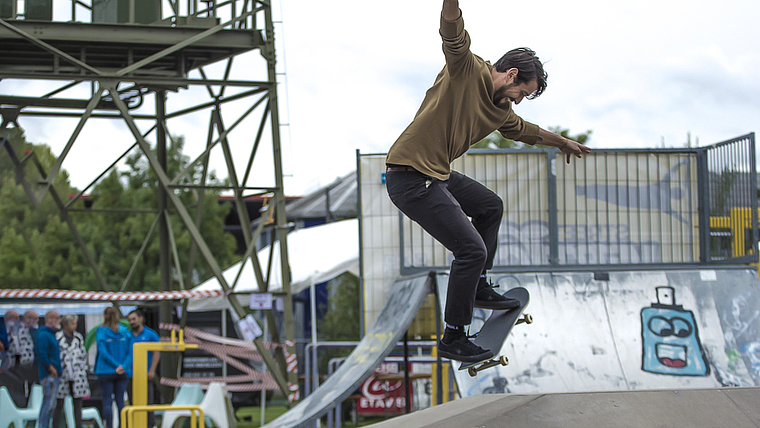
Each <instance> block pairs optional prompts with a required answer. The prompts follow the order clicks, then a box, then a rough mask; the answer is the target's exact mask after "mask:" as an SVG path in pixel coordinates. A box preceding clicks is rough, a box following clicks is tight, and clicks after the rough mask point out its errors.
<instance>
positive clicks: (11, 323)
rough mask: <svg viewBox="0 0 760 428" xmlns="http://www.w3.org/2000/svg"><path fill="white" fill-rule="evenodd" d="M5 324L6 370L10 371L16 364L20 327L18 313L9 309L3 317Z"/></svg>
mask: <svg viewBox="0 0 760 428" xmlns="http://www.w3.org/2000/svg"><path fill="white" fill-rule="evenodd" d="M3 321H4V322H5V329H6V330H7V331H8V348H7V349H6V351H8V364H9V365H8V367H7V368H8V369H12V368H13V367H15V366H16V363H18V361H17V360H18V358H19V354H18V329H19V327H20V326H21V321H20V317H19V316H18V312H16V311H14V310H13V309H11V310H10V311H8V312H6V313H5V315H4V316H3Z"/></svg>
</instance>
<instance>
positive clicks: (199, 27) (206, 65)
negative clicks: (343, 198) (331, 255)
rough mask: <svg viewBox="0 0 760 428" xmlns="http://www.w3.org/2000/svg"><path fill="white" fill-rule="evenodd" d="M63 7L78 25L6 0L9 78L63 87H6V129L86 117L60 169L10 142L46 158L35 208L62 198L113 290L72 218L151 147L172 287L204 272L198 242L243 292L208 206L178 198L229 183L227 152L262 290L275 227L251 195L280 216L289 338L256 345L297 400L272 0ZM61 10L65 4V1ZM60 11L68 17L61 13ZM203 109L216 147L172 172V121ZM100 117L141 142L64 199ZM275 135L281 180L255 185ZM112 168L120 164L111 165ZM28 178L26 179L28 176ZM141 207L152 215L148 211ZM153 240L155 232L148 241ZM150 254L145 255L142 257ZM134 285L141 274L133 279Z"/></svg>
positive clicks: (128, 1)
mask: <svg viewBox="0 0 760 428" xmlns="http://www.w3.org/2000/svg"><path fill="white" fill-rule="evenodd" d="M61 3H66V5H64V7H66V8H67V9H66V10H68V11H70V16H69V18H70V19H68V20H66V21H53V20H52V18H53V2H52V0H26V1H25V2H24V3H22V4H24V5H25V7H24V10H23V11H21V10H18V7H17V5H18V4H19V3H17V0H0V80H6V81H7V79H18V80H19V81H22V82H23V83H34V82H42V81H47V82H50V81H53V82H55V84H56V89H55V90H52V91H50V92H49V93H47V94H45V95H43V96H41V97H29V96H18V95H8V94H4V93H3V92H4V91H3V86H0V113H1V114H2V125H1V126H0V133H1V132H3V131H6V130H7V129H8V128H10V127H13V126H16V127H20V126H21V125H22V124H23V122H24V120H25V119H26V118H27V117H48V118H61V117H64V118H73V119H74V120H78V122H77V125H76V127H75V128H74V131H73V132H72V133H71V135H70V138H69V139H68V141H67V143H66V145H65V147H64V149H63V151H62V152H61V153H60V154H58V159H57V161H56V163H55V164H54V165H53V166H52V168H51V169H50V171H45V170H44V169H43V168H42V167H41V165H40V164H39V161H37V160H36V159H34V158H33V157H32V156H24V157H21V156H20V155H19V154H16V153H13V151H12V149H11V147H10V145H9V144H3V146H4V147H5V149H7V150H3V147H0V151H7V152H8V153H9V154H10V156H11V158H12V159H13V161H14V163H15V164H16V165H17V167H18V168H19V169H21V168H24V167H25V166H26V165H29V164H35V165H34V166H32V167H33V168H36V169H37V170H38V171H39V173H40V177H41V181H40V182H38V183H25V182H22V183H21V184H23V185H24V189H25V190H26V192H27V194H28V196H29V197H30V199H31V200H32V202H33V203H34V204H36V203H38V202H39V201H40V200H41V199H42V198H44V197H48V196H46V195H47V194H50V196H49V197H52V198H53V199H54V200H55V202H56V204H57V205H58V207H59V209H60V210H61V215H62V217H63V218H64V220H66V221H67V223H68V225H69V227H70V229H71V231H72V233H73V236H74V238H75V240H76V241H77V244H78V246H79V247H80V248H81V249H82V251H83V253H84V255H85V257H86V258H87V260H88V262H89V264H90V266H91V267H92V269H93V270H94V272H95V276H96V277H97V278H98V281H99V282H100V285H101V287H102V288H103V290H106V291H107V290H110V289H112V288H113V287H114V284H108V283H107V282H106V280H105V278H104V276H103V275H102V273H101V272H100V271H99V268H98V265H97V263H96V262H95V260H94V258H93V257H92V255H91V254H90V253H89V252H88V250H87V247H86V243H85V242H83V240H82V238H81V236H80V234H79V233H78V231H77V229H76V226H75V224H74V222H73V221H71V219H70V216H69V214H68V213H69V211H72V210H74V208H73V204H74V203H75V202H76V201H77V200H79V199H80V198H81V196H82V195H83V194H84V193H85V192H86V191H87V190H88V189H89V188H91V187H92V186H93V185H94V184H95V183H96V182H97V181H98V180H99V179H101V178H102V177H103V176H105V175H106V174H107V172H108V171H109V170H110V169H111V168H113V167H114V166H115V165H117V164H118V162H120V161H121V160H123V159H124V158H125V157H126V156H127V154H129V153H130V152H131V151H132V150H139V151H140V152H141V154H142V156H144V157H145V158H146V159H147V160H148V163H149V165H150V168H151V170H152V171H153V172H154V173H155V175H156V177H157V179H158V182H159V190H158V206H157V209H156V211H155V214H156V219H155V222H154V225H155V224H158V234H159V239H160V244H161V251H160V266H161V289H162V290H169V289H171V288H172V275H171V269H172V264H173V263H174V264H175V266H174V267H175V268H176V269H177V271H178V272H184V271H187V272H188V275H187V278H188V279H189V278H191V277H192V275H191V273H192V271H193V263H194V259H195V258H196V255H195V252H196V249H197V252H199V253H200V256H201V257H203V259H204V260H205V262H206V263H207V264H208V266H209V267H210V268H211V270H212V271H213V273H214V275H215V277H216V279H217V280H218V281H219V283H220V284H221V285H222V287H223V288H224V290H225V291H231V290H233V289H234V286H235V284H229V283H228V282H227V281H226V280H225V278H224V277H223V275H222V270H221V267H220V266H219V264H218V263H217V260H216V258H215V256H214V254H212V253H211V251H210V250H209V247H208V245H207V244H206V242H205V241H204V239H203V237H202V236H201V234H200V233H199V229H198V226H199V222H200V206H201V205H202V200H201V203H199V204H198V211H197V212H195V213H191V212H190V211H189V210H188V208H187V207H185V206H184V205H183V203H182V202H181V201H180V199H179V197H178V196H177V195H176V194H175V193H174V189H178V188H190V189H198V190H199V195H200V196H199V198H202V195H203V193H204V192H203V191H204V190H206V189H215V190H219V189H220V187H219V186H209V185H208V184H207V177H208V172H209V158H210V157H211V152H212V149H214V147H221V151H222V153H223V156H224V161H225V165H226V167H227V170H228V174H229V175H228V180H229V184H230V185H229V186H227V187H225V188H224V189H225V190H227V191H231V192H233V193H234V196H235V206H236V210H237V213H238V216H239V217H240V222H241V225H242V226H243V227H242V229H243V237H244V240H245V244H246V248H247V249H246V252H245V256H244V257H245V258H251V259H252V262H253V266H254V271H255V273H256V278H257V281H258V284H259V290H262V291H266V290H267V289H268V284H269V278H268V277H266V276H265V274H266V272H265V271H264V270H263V269H262V267H261V263H260V262H259V259H258V257H257V252H256V251H255V250H256V242H257V240H258V238H259V236H260V234H261V233H262V230H263V229H264V225H265V222H263V221H262V222H259V223H258V227H257V228H256V230H252V229H251V227H250V226H249V225H250V224H251V219H250V218H249V216H248V212H247V211H246V208H245V204H244V198H245V197H248V196H251V195H266V196H268V197H270V198H271V200H272V202H273V203H271V204H269V205H268V211H267V212H266V213H264V215H266V216H267V217H270V216H271V217H272V218H273V222H272V224H270V225H268V226H267V227H273V228H274V230H275V231H276V235H277V239H278V240H279V241H280V243H281V245H280V254H279V257H280V259H281V272H280V276H281V278H282V279H283V280H282V282H283V293H282V294H283V299H284V302H283V303H284V308H285V330H286V331H285V332H284V334H280V333H279V332H277V331H276V328H275V330H274V331H272V329H273V327H275V326H276V323H275V322H274V315H273V313H272V312H271V311H269V312H268V314H267V317H268V321H269V322H268V325H269V327H270V331H271V332H272V333H273V334H272V336H273V338H274V340H275V341H282V340H281V339H279V338H281V337H282V338H284V339H285V340H284V341H282V342H284V343H285V344H286V345H285V346H276V347H275V352H274V357H273V356H272V354H271V353H270V351H269V350H267V349H266V347H265V344H264V343H263V341H262V339H261V337H259V338H258V339H256V340H255V341H254V342H255V344H256V346H257V348H258V350H259V352H260V353H261V355H262V356H263V359H264V360H265V363H266V365H267V366H268V368H269V370H270V372H271V373H272V375H273V377H274V379H275V381H276V382H277V384H278V386H279V387H280V390H281V391H282V392H283V393H284V394H285V395H286V396H291V397H292V395H293V391H294V388H295V386H296V385H297V384H298V382H297V375H296V373H295V372H288V370H287V364H286V360H285V352H288V353H290V354H292V355H295V348H294V331H293V314H292V295H291V293H290V267H289V263H288V248H287V238H286V236H287V225H286V222H287V219H286V215H285V195H284V190H283V170H282V156H281V148H280V119H279V115H278V98H277V72H276V56H275V43H274V22H273V18H272V5H271V3H270V2H268V1H261V0H230V1H217V0H203V1H202V2H200V4H199V2H198V0H186V1H184V2H182V1H180V0H168V1H167V2H164V3H162V2H161V1H160V0H91V1H84V2H83V1H80V0H66V1H61ZM55 5H56V6H60V4H59V2H58V0H57V1H56V2H55ZM167 5H168V7H167ZM162 6H163V7H162ZM55 11H56V13H57V12H59V10H58V9H56V10H55ZM257 72H258V74H259V75H260V76H261V78H260V79H259V80H252V79H251V78H250V77H249V76H251V75H256V73H257ZM239 76H242V77H239ZM198 88H200V89H201V90H203V92H205V93H206V95H205V96H206V99H204V100H203V101H201V102H199V101H198V97H193V101H192V103H193V105H190V106H186V105H183V106H182V108H174V109H172V108H171V106H173V105H175V104H177V103H171V102H169V103H168V102H167V99H169V101H171V97H173V96H177V97H181V96H183V93H187V92H189V91H192V90H193V89H198ZM72 94H73V95H72ZM150 99H155V106H154V107H153V108H152V109H148V107H147V106H145V105H144V102H145V100H150ZM184 99H187V97H186V98H184ZM241 103H245V104H246V106H245V108H243V109H240V105H241ZM149 105H150V104H149ZM229 105H235V106H236V108H237V109H238V110H235V109H232V108H231V109H230V110H233V111H236V112H237V111H240V110H242V111H243V113H242V114H240V115H237V117H236V119H235V120H234V121H233V122H232V123H225V121H224V120H223V115H222V111H223V109H224V108H225V107H227V106H229ZM146 109H148V110H149V111H148V112H146V111H145V110H146ZM203 111H209V112H210V113H209V116H208V117H209V120H208V134H207V135H208V137H207V144H206V149H205V150H204V151H203V152H202V153H201V154H200V155H199V156H198V157H197V158H195V159H194V160H193V161H192V163H191V164H190V165H189V166H187V167H186V168H185V169H183V170H182V171H181V172H179V173H178V174H176V175H175V176H173V177H170V176H169V175H168V174H167V168H166V161H167V159H166V142H167V138H172V137H171V134H170V133H169V127H168V124H169V123H170V121H172V120H173V119H177V118H182V117H185V116H186V115H191V114H197V113H199V112H203ZM254 113H256V114H254ZM257 115H258V117H256V116H257ZM93 118H98V119H112V120H115V121H120V122H122V123H124V124H126V126H127V128H128V130H129V133H130V134H131V136H130V138H134V140H135V142H134V144H133V145H132V146H131V147H130V148H129V149H127V151H126V152H124V153H123V154H122V155H121V156H119V157H118V158H115V159H109V160H108V161H104V162H103V164H104V165H103V167H104V168H103V172H102V173H101V174H98V176H97V178H95V180H93V182H92V183H90V185H89V186H87V187H86V188H85V189H84V190H83V191H82V192H81V193H80V194H79V195H76V196H74V197H72V198H70V199H68V200H66V199H63V198H62V197H61V196H60V195H57V194H56V192H55V189H54V188H53V186H52V183H53V179H54V178H55V177H56V175H57V174H58V173H59V172H60V170H61V166H62V164H63V162H64V161H65V160H66V159H67V157H68V156H69V154H70V151H71V149H72V147H73V146H74V145H75V144H76V143H77V141H78V138H79V137H80V134H81V133H82V130H83V129H84V128H85V126H86V125H87V123H88V121H90V120H91V119H93ZM138 122H139V123H148V124H149V125H150V128H149V129H148V130H147V132H146V131H144V129H142V128H140V127H139V126H138ZM247 126H250V129H252V130H253V131H254V132H251V133H246V134H245V135H246V138H244V140H245V141H244V142H243V143H242V144H243V145H244V146H245V147H244V150H245V151H246V153H247V154H248V155H247V159H248V162H247V164H246V168H245V172H244V173H243V174H242V176H241V175H240V174H239V171H237V169H236V165H235V162H234V161H233V148H236V149H237V148H238V146H234V145H233V144H232V141H231V140H232V138H231V135H230V134H231V132H232V131H233V130H235V129H236V128H238V129H243V128H245V127H247ZM267 130H268V132H267ZM0 135H1V134H0ZM148 138H153V139H155V141H156V145H157V150H156V153H154V152H153V151H151V147H150V145H149V144H148V142H147V141H146V139H148ZM235 141H236V143H237V140H235ZM0 142H2V140H1V139H0ZM268 142H271V160H270V161H269V162H268V163H267V165H268V166H269V167H271V168H273V175H274V177H273V178H271V181H272V182H273V183H274V184H273V185H272V184H269V185H266V186H251V185H249V184H247V183H248V182H249V181H252V177H253V176H254V175H255V174H254V172H255V171H254V168H253V164H254V160H255V159H257V157H262V156H264V155H263V154H262V153H261V152H262V151H260V150H259V149H260V148H262V147H263V146H265V145H266V144H267V143H268ZM246 144H247V146H246ZM217 152H218V150H217ZM238 153H239V151H238ZM72 156H73V155H72ZM265 161H266V159H265ZM108 163H110V166H107V167H106V166H105V164H108ZM197 165H202V166H203V179H202V180H201V182H200V183H197V182H195V183H193V182H190V180H189V179H188V178H187V175H188V173H189V172H190V170H191V168H192V167H193V166H197ZM257 165H260V163H257ZM97 168H98V169H99V168H100V165H99V166H97ZM19 177H20V178H19V180H22V181H23V175H19ZM170 208H171V209H172V210H173V212H176V213H177V214H178V215H179V217H180V218H181V220H182V223H183V225H184V227H186V228H187V230H188V232H189V233H190V235H191V236H192V239H193V244H194V247H193V249H192V250H191V255H190V257H189V263H188V264H189V266H184V267H181V266H179V264H178V257H177V253H176V251H177V250H176V245H175V243H174V242H173V241H174V240H173V233H172V231H171V225H170V224H169V221H168V219H169V216H168V210H169V209H170ZM134 211H135V212H137V211H138V210H134ZM141 213H142V214H144V210H143V211H141ZM152 230H153V228H151V231H152ZM151 233H152V232H151ZM149 235H150V233H149ZM149 239H150V236H147V237H146V242H147V241H148V240H149ZM144 246H145V245H144ZM144 246H143V247H144ZM172 251H173V252H174V254H172ZM140 256H141V254H138V255H137V258H139V257H140ZM243 264H245V263H243ZM128 281H129V277H127V278H126V279H125V281H124V285H126V284H127V283H128ZM178 282H179V284H178V285H179V286H181V287H184V284H183V281H182V275H179V281H178ZM122 289H123V286H122ZM229 301H230V304H231V306H232V307H233V308H234V311H233V318H235V319H240V318H242V317H245V316H246V315H247V312H246V309H245V308H244V307H242V305H241V304H240V303H239V302H238V300H236V299H235V298H230V299H229ZM167 304H168V303H167ZM161 313H162V315H161V318H162V321H167V320H168V321H170V320H169V319H168V317H169V316H170V313H169V311H168V307H163V308H162V311H161Z"/></svg>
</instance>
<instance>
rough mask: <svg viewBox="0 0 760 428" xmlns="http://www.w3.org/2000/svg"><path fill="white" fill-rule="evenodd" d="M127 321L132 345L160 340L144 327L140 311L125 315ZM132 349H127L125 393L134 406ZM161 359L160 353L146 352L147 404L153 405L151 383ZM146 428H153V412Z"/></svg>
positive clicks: (143, 316)
mask: <svg viewBox="0 0 760 428" xmlns="http://www.w3.org/2000/svg"><path fill="white" fill-rule="evenodd" d="M127 321H129V326H130V327H132V332H131V333H130V335H131V337H130V339H132V344H133V345H134V344H135V343H139V342H158V341H160V340H161V339H159V337H158V333H156V331H155V330H153V329H151V328H150V327H146V326H145V313H144V312H143V311H142V310H140V309H135V310H134V311H132V312H130V313H129V314H128V315H127ZM133 350H134V347H133V346H130V347H129V360H128V361H127V366H126V369H127V376H128V377H129V382H128V384H127V393H128V394H129V404H135V402H134V398H133V395H132V374H133V370H132V369H133V364H132V356H133V354H134V352H133ZM160 359H161V353H160V352H158V351H151V352H148V404H155V403H154V401H155V397H156V393H155V387H154V386H155V385H154V383H153V380H154V379H155V378H156V368H158V362H159V360H160ZM148 426H149V427H153V426H155V418H154V416H153V412H150V413H148Z"/></svg>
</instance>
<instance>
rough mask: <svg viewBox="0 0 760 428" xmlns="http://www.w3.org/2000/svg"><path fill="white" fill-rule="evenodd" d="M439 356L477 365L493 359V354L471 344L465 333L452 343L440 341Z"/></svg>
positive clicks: (455, 338) (456, 337)
mask: <svg viewBox="0 0 760 428" xmlns="http://www.w3.org/2000/svg"><path fill="white" fill-rule="evenodd" d="M438 354H439V355H440V356H442V357H445V358H448V359H450V360H456V361H462V362H464V363H477V362H480V361H485V360H487V359H489V358H493V352H491V351H489V350H487V349H483V348H481V347H480V346H478V345H476V344H474V343H472V342H470V340H469V339H468V338H467V336H466V335H465V334H464V333H462V334H461V335H457V336H455V337H454V338H453V339H452V340H451V343H446V341H444V340H443V339H441V340H439V341H438Z"/></svg>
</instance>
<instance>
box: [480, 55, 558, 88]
mask: <svg viewBox="0 0 760 428" xmlns="http://www.w3.org/2000/svg"><path fill="white" fill-rule="evenodd" d="M493 66H494V68H496V71H498V72H500V73H504V72H505V71H507V70H509V69H510V68H516V69H517V77H516V78H515V83H518V84H520V83H528V82H531V81H533V80H534V79H535V80H536V83H538V89H536V92H534V93H532V94H530V95H528V99H529V100H532V99H533V98H536V97H537V96H539V95H541V94H542V93H543V92H544V89H546V80H547V78H548V75H547V74H546V72H545V71H544V65H543V64H541V61H540V60H539V59H538V56H536V53H535V52H533V51H532V50H531V49H528V48H517V49H512V50H511V51H509V52H507V53H505V54H504V56H502V57H501V58H499V60H498V61H496V64H494V65H493Z"/></svg>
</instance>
